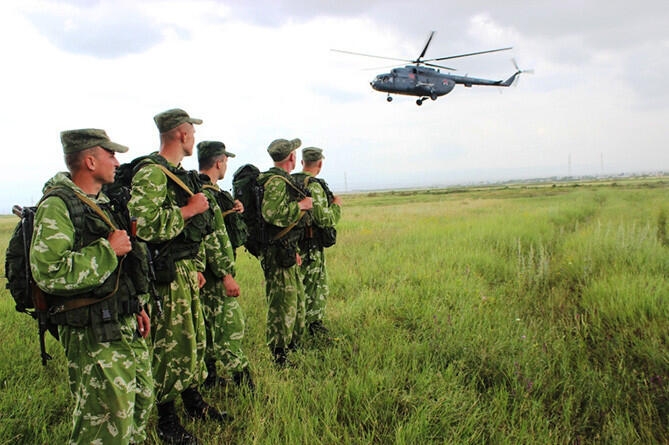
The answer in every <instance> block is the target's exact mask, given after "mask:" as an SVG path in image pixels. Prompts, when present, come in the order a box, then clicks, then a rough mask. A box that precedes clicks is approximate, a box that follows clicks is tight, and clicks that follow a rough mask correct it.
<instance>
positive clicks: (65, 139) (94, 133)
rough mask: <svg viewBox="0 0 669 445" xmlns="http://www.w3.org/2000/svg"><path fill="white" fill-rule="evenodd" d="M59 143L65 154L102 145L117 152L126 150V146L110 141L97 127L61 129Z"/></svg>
mask: <svg viewBox="0 0 669 445" xmlns="http://www.w3.org/2000/svg"><path fill="white" fill-rule="evenodd" d="M60 143H61V144H63V153H65V154H66V155H67V154H70V153H76V152H78V151H81V150H86V149H87V148H92V147H102V148H104V149H106V150H110V151H115V152H118V153H125V152H126V151H128V147H126V146H125V145H121V144H117V143H116V142H112V141H111V140H110V139H109V136H107V133H106V132H105V131H104V130H100V129H98V128H82V129H79V130H66V131H61V132H60Z"/></svg>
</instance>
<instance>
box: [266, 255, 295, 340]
mask: <svg viewBox="0 0 669 445" xmlns="http://www.w3.org/2000/svg"><path fill="white" fill-rule="evenodd" d="M270 252H271V251H270ZM261 264H262V266H263V271H264V272H265V295H266V297H267V304H268V308H267V346H269V348H270V350H274V349H276V348H288V347H293V346H297V345H299V343H300V340H301V339H302V336H303V335H304V332H305V321H304V320H305V318H304V317H305V306H304V285H303V284H302V273H301V272H300V268H299V266H297V265H294V266H291V267H287V268H285V267H280V266H278V265H277V264H276V261H275V259H274V257H273V255H271V253H270V254H267V255H265V256H263V257H262V258H261Z"/></svg>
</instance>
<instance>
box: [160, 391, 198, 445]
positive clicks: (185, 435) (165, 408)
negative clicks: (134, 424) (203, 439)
mask: <svg viewBox="0 0 669 445" xmlns="http://www.w3.org/2000/svg"><path fill="white" fill-rule="evenodd" d="M157 429H158V437H159V438H160V440H162V441H163V442H164V443H167V444H170V445H198V444H199V442H198V440H197V439H196V438H195V436H193V435H192V434H191V433H189V432H188V431H186V429H185V428H184V427H183V426H181V422H179V417H178V416H177V412H176V409H175V408H174V401H171V402H166V403H159V404H158V428H157Z"/></svg>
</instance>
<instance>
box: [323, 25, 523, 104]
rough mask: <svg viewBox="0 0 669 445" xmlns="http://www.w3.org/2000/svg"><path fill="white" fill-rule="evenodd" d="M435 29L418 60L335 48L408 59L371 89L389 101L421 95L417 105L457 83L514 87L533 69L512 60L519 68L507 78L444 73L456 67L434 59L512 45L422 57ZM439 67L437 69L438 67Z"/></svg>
mask: <svg viewBox="0 0 669 445" xmlns="http://www.w3.org/2000/svg"><path fill="white" fill-rule="evenodd" d="M434 33H435V31H431V32H430V35H429V37H428V39H427V43H425V47H424V48H423V51H422V52H421V53H420V55H419V56H418V58H417V59H415V60H409V59H398V58H394V57H383V56H375V55H371V54H363V53H356V52H352V51H344V50H339V49H333V50H332V51H336V52H339V53H344V54H352V55H356V56H365V57H374V58H377V59H386V60H397V61H401V62H409V63H412V64H414V65H406V66H404V67H397V68H393V69H392V70H390V72H389V73H383V74H379V75H377V76H376V77H375V78H374V80H372V81H371V82H370V85H371V86H372V88H374V89H375V90H376V91H381V92H384V93H388V97H387V98H386V100H387V101H388V102H392V100H393V97H392V96H391V94H403V95H406V96H418V99H417V100H416V105H423V101H425V100H427V99H432V100H437V98H439V97H440V96H444V95H446V94H448V93H450V92H451V91H452V90H453V88H455V85H457V84H461V85H464V86H465V87H467V88H471V87H472V86H473V85H486V86H497V87H508V86H511V85H512V84H513V83H514V82H515V81H516V79H517V77H518V76H519V75H520V74H522V73H530V72H531V71H530V70H521V69H520V68H518V64H517V63H516V61H515V60H513V64H514V66H515V67H516V72H515V73H513V74H512V75H511V77H509V78H508V79H506V80H490V79H479V78H476V77H469V76H459V75H455V74H450V73H442V72H441V71H440V69H445V70H448V71H455V70H456V69H455V68H450V67H447V66H442V65H437V64H434V63H432V62H437V61H441V60H448V59H457V58H460V57H470V56H476V55H479V54H487V53H494V52H498V51H508V50H510V49H512V48H513V47H508V48H497V49H489V50H486V51H477V52H473V53H467V54H458V55H455V56H446V57H437V58H433V59H423V57H425V53H426V52H427V48H428V47H429V46H430V43H431V42H432V37H433V36H434ZM435 68H436V69H435Z"/></svg>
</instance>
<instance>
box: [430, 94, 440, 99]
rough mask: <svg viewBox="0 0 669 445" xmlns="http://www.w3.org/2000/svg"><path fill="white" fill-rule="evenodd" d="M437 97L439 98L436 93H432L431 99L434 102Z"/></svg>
mask: <svg viewBox="0 0 669 445" xmlns="http://www.w3.org/2000/svg"><path fill="white" fill-rule="evenodd" d="M437 97H438V96H437V94H436V93H432V94H430V99H432V100H437Z"/></svg>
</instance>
